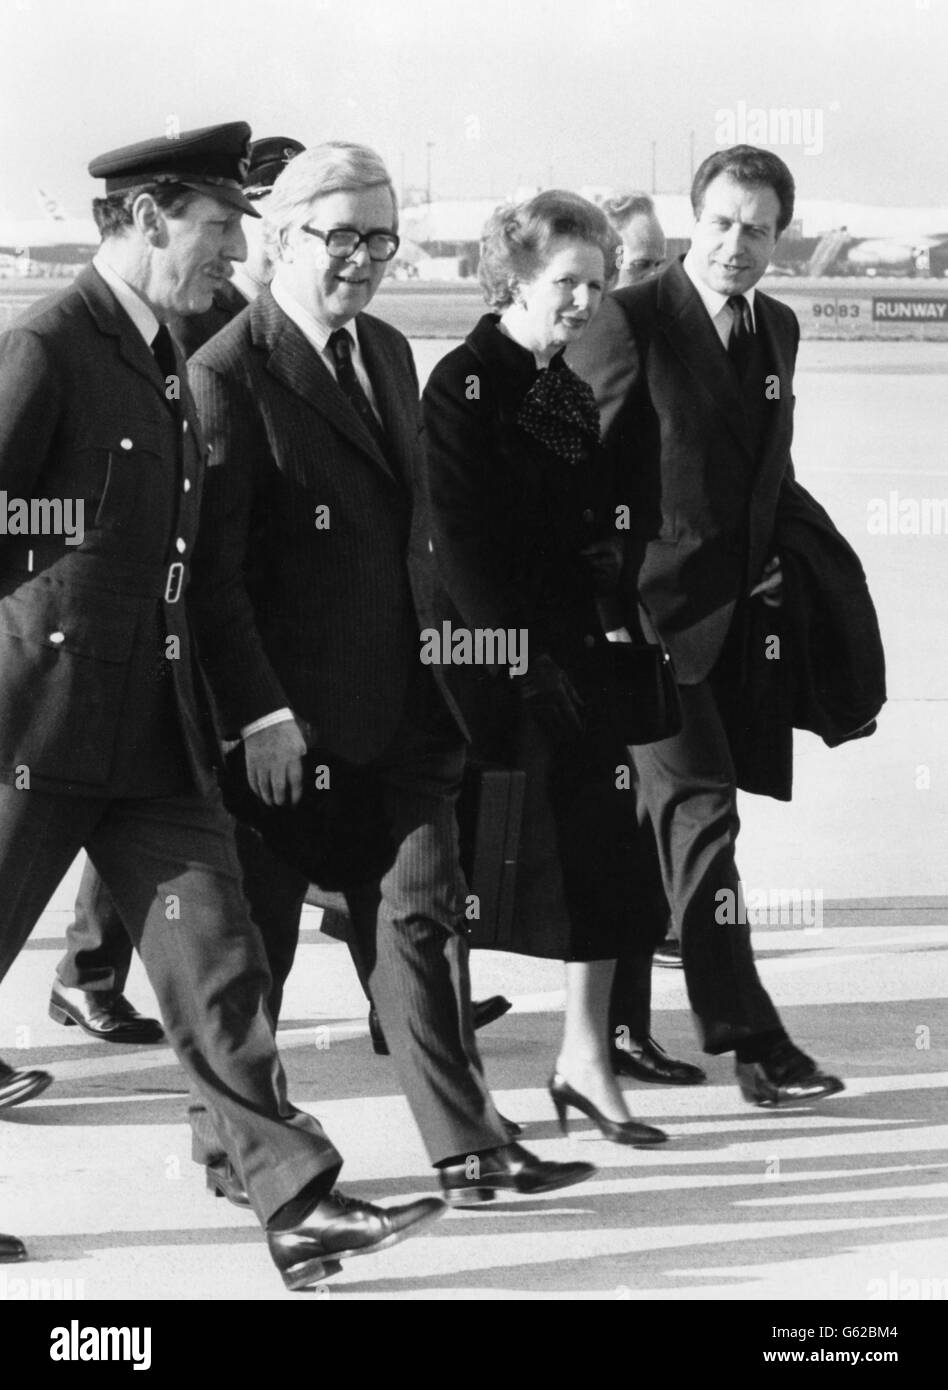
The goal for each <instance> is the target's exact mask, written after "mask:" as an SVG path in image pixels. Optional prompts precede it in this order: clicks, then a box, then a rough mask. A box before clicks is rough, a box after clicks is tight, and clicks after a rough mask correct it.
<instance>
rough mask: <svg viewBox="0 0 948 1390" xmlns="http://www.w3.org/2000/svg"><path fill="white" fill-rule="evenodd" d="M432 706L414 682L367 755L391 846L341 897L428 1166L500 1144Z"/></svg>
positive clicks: (447, 782)
mask: <svg viewBox="0 0 948 1390" xmlns="http://www.w3.org/2000/svg"><path fill="white" fill-rule="evenodd" d="M426 693H427V699H426V698H425V696H426ZM440 705H441V701H440V696H438V695H437V693H436V691H435V690H434V686H433V682H432V684H431V687H430V690H429V691H428V692H425V691H424V689H423V688H422V689H421V690H420V691H419V699H418V700H417V702H414V701H413V702H410V707H409V708H410V712H409V713H408V714H407V715H406V716H405V718H404V719H403V721H402V723H401V725H400V727H399V728H398V730H397V731H396V734H395V736H394V738H393V739H392V742H391V744H390V746H389V748H388V749H387V750H386V751H385V753H384V754H382V756H381V757H380V758H378V759H376V760H375V761H374V762H373V764H372V766H373V769H374V770H375V771H376V772H377V773H378V774H379V775H380V778H381V783H382V788H383V796H384V802H385V811H386V818H387V820H388V824H389V827H390V830H391V832H392V836H393V839H394V843H395V845H396V847H397V850H396V854H395V858H394V861H393V862H392V864H391V866H390V868H389V869H388V871H387V872H386V873H385V874H384V875H383V876H382V878H381V880H380V881H379V882H377V883H374V884H370V885H367V886H366V887H364V888H359V889H354V890H349V891H348V892H347V893H346V894H345V897H346V903H347V906H348V908H349V915H350V917H351V919H352V931H353V934H354V937H355V942H356V945H357V948H358V952H359V954H360V956H361V958H362V965H363V969H364V971H365V982H366V984H367V985H368V991H369V994H370V996H371V998H372V1000H373V1002H374V1004H375V1006H376V1008H377V1010H378V1013H379V1018H380V1020H381V1023H382V1027H383V1029H384V1031H385V1037H386V1039H387V1041H388V1045H389V1049H390V1052H391V1056H392V1061H393V1063H394V1065H395V1069H396V1071H397V1073H398V1077H399V1081H400V1082H401V1085H402V1088H403V1090H404V1092H405V1096H406V1099H407V1100H408V1103H409V1105H410V1106H411V1110H412V1113H413V1115H414V1117H415V1121H416V1123H417V1125H418V1128H419V1130H420V1131H421V1135H422V1139H423V1140H424V1143H425V1146H426V1148H427V1150H428V1153H429V1156H430V1158H431V1162H432V1163H439V1162H443V1161H444V1160H446V1159H448V1158H455V1157H458V1156H459V1155H463V1154H472V1153H479V1152H483V1151H485V1150H487V1149H493V1148H498V1147H500V1146H503V1145H506V1144H507V1143H508V1142H509V1141H508V1139H507V1135H506V1132H505V1130H504V1129H503V1127H502V1125H501V1122H500V1119H499V1118H498V1115H497V1111H496V1110H495V1108H494V1104H493V1101H492V1100H491V1097H490V1092H489V1091H488V1089H487V1086H486V1083H485V1081H484V1074H483V1067H482V1063H481V1059H480V1054H479V1052H478V1048H477V1042H476V1040H475V1037H474V1025H473V1018H472V1013H471V982H470V975H469V972H468V963H469V950H468V945H467V940H466V938H465V936H464V906H465V893H466V885H465V882H464V877H463V874H462V872H461V865H460V851H459V845H458V828H457V818H456V804H457V798H458V794H459V792H460V788H461V775H462V772H463V770H464V758H465V751H464V745H463V743H462V742H461V740H460V738H459V736H458V734H457V732H456V730H455V728H454V726H453V724H452V723H451V722H450V721H449V718H448V716H447V713H446V711H445V712H444V713H442V710H441V708H439V706H440ZM442 708H443V707H442Z"/></svg>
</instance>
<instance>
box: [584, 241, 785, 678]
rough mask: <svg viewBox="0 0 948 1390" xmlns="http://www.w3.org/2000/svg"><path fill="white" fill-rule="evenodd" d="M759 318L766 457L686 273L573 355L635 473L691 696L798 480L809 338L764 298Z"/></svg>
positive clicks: (652, 571)
mask: <svg viewBox="0 0 948 1390" xmlns="http://www.w3.org/2000/svg"><path fill="white" fill-rule="evenodd" d="M754 305H755V318H756V323H757V331H758V333H759V334H760V335H761V337H762V345H763V347H764V349H765V352H766V354H767V356H768V358H769V361H770V364H771V365H770V368H769V370H771V371H772V372H773V374H774V375H775V376H776V378H777V381H778V384H779V398H777V399H774V400H773V401H772V402H771V409H770V416H771V418H770V421H769V426H768V428H767V431H766V434H765V438H764V442H763V446H762V448H761V449H760V450H759V452H758V451H756V450H755V448H754V444H753V440H752V437H751V432H750V429H749V427H748V422H747V419H746V416H745V411H744V408H743V405H742V401H741V394H740V390H739V387H738V383H737V379H736V377H735V375H734V372H733V369H732V367H731V364H730V362H729V360H728V357H727V354H726V352H725V350H724V348H723V347H722V344H721V341H720V339H719V338H718V336H717V333H716V332H715V329H714V325H713V324H712V322H711V320H710V318H709V316H708V314H707V311H706V310H705V308H704V305H703V304H702V303H701V300H700V298H699V296H698V294H697V292H696V290H695V288H694V286H693V285H692V283H691V281H690V280H689V279H688V276H687V275H686V274H685V272H684V270H683V268H682V266H681V263H680V262H679V261H675V262H673V263H672V264H671V265H670V266H669V267H668V268H667V270H665V271H664V272H663V273H662V274H661V275H660V276H658V277H657V278H656V279H654V280H650V281H648V282H647V283H645V284H642V285H634V286H631V287H629V288H627V289H622V290H618V291H616V293H615V294H614V295H612V296H611V297H610V299H608V300H607V301H606V303H605V304H604V305H603V306H602V309H601V310H600V312H599V314H598V315H597V317H596V318H595V319H594V320H593V322H592V323H591V325H590V326H589V328H588V329H587V330H586V333H585V334H584V336H583V338H582V340H581V341H580V342H579V343H578V344H577V345H576V346H575V347H573V348H571V349H570V351H569V353H568V354H567V355H568V358H569V361H570V362H571V364H572V366H573V368H574V369H575V370H576V371H577V372H579V374H580V376H583V377H585V378H586V380H587V381H589V382H590V384H591V385H592V387H593V389H594V391H595V392H596V398H597V400H598V402H599V404H600V407H601V410H602V418H603V434H604V439H605V441H606V444H607V447H609V448H610V449H611V450H612V451H614V452H615V454H616V456H617V459H618V460H619V462H620V464H624V466H625V468H626V488H627V491H628V497H629V505H630V506H631V508H632V513H633V522H634V523H635V524H636V525H638V526H640V527H643V528H644V533H643V537H642V538H643V541H644V542H645V550H644V558H643V559H642V563H641V569H640V571H639V590H640V594H641V598H642V602H643V604H644V605H645V607H646V609H647V610H648V612H649V614H650V615H651V617H652V618H653V620H654V622H655V625H656V626H657V628H658V630H659V631H660V633H661V635H662V637H663V638H664V639H665V641H666V643H667V645H668V647H669V649H670V651H671V654H672V657H673V659H674V662H675V667H676V670H677V673H678V678H679V680H680V681H681V682H682V683H684V684H691V683H695V682H697V681H700V680H703V679H704V678H705V677H706V676H707V675H708V673H709V672H710V670H711V668H712V667H713V666H714V664H715V662H716V661H717V659H718V657H719V655H720V653H721V649H722V647H723V644H724V639H725V637H726V635H727V632H728V629H729V627H730V625H731V621H732V618H733V616H734V609H735V605H736V604H737V603H738V601H739V600H740V599H741V598H743V597H744V596H746V595H747V594H748V592H749V591H750V589H751V588H753V586H754V585H755V584H756V583H757V582H758V581H759V579H760V576H761V572H762V569H763V566H764V564H765V563H766V561H767V560H768V559H769V557H770V554H771V547H772V539H773V530H774V520H775V516H776V513H777V508H778V504H779V500H780V496H781V489H782V487H783V484H784V480H785V479H787V478H790V477H792V476H793V469H792V464H791V459H790V444H791V439H792V434H793V370H794V364H795V361H796V353H797V344H798V342H799V337H800V330H799V325H798V324H797V321H796V317H795V315H794V314H793V313H792V311H791V310H790V309H787V308H786V307H785V306H784V305H782V304H779V303H778V302H777V301H776V300H775V299H771V298H770V296H769V295H766V294H763V293H761V292H760V291H758V293H757V294H756V296H755V300H754Z"/></svg>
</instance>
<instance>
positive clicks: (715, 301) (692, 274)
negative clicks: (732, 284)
mask: <svg viewBox="0 0 948 1390" xmlns="http://www.w3.org/2000/svg"><path fill="white" fill-rule="evenodd" d="M681 264H682V269H683V270H684V272H685V274H686V275H687V276H688V279H689V280H690V281H691V283H692V284H693V285H694V287H695V289H696V290H697V291H698V296H699V298H700V300H701V303H702V304H703V305H704V307H705V308H706V309H707V311H708V315H709V317H710V318H712V319H716V318H717V316H718V314H720V312H721V310H722V309H723V308H724V306H725V304H727V301H728V299H729V298H730V296H729V295H726V294H718V292H717V290H713V289H712V288H711V286H710V285H706V284H705V282H704V281H703V280H702V279H701V277H700V276H699V275H698V273H697V271H696V270H695V263H694V260H693V258H692V254H691V252H690V251H689V252H688V254H687V255H686V256H685V259H684V260H683V261H682V263H681ZM755 292H756V287H755V286H754V285H751V287H750V289H749V290H745V291H744V298H745V299H746V300H747V303H748V304H749V306H750V313H751V323H752V324H753V325H754V332H755V333H756V332H757V315H756V313H755V312H754V294H755Z"/></svg>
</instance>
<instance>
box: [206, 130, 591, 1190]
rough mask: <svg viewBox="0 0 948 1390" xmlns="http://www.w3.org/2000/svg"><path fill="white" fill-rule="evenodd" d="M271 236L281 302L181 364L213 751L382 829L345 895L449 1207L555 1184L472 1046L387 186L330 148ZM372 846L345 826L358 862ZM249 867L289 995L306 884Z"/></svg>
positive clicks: (446, 736) (264, 785)
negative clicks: (190, 436) (203, 441)
mask: <svg viewBox="0 0 948 1390" xmlns="http://www.w3.org/2000/svg"><path fill="white" fill-rule="evenodd" d="M266 220H267V234H268V238H269V241H270V244H271V246H272V248H273V253H274V256H275V259H276V271H275V273H274V277H273V280H272V282H271V284H270V286H269V288H268V289H266V290H264V291H263V292H262V293H261V294H260V295H259V296H258V298H257V299H256V300H255V301H254V303H253V304H252V305H251V307H250V309H249V310H248V311H247V312H246V313H244V314H242V315H241V316H240V317H239V318H238V319H236V320H234V322H233V323H231V324H230V325H228V327H227V328H225V329H224V330H223V332H221V333H219V334H218V335H217V336H216V337H215V338H214V339H213V340H212V341H211V342H210V343H208V344H206V345H205V346H204V347H203V348H202V349H201V350H200V352H198V353H197V354H196V355H195V357H194V358H192V360H191V363H190V377H191V383H192V387H193V390H194V392H195V399H196V401H197V403H198V411H199V414H200V417H201V421H202V425H203V428H204V431H205V433H206V438H207V441H208V444H209V446H210V448H211V449H212V451H213V452H212V460H213V464H212V466H211V467H210V468H209V470H208V480H207V486H206V489H205V495H204V509H203V512H202V522H201V533H200V538H199V542H198V547H197V551H196V554H195V565H196V570H197V573H199V574H200V576H201V580H200V583H199V584H198V585H196V586H195V590H194V593H195V595H197V602H196V604H195V608H194V613H195V621H196V625H197V629H198V635H199V640H200V648H201V656H202V665H203V668H204V671H205V675H206V677H207V679H208V682H209V685H210V688H211V691H212V694H213V696H214V700H215V703H216V706H217V710H218V715H219V719H220V723H221V727H222V732H223V733H224V735H225V736H226V737H230V738H235V739H240V740H241V741H242V745H243V759H244V765H245V769H246V777H247V782H248V783H249V787H250V790H251V792H252V794H253V795H254V796H256V797H257V798H258V799H259V801H260V802H261V803H262V804H263V805H265V806H267V807H271V808H285V807H288V806H292V805H297V804H299V813H300V815H302V814H303V812H304V809H305V807H306V804H307V798H309V799H310V801H312V799H313V798H328V801H327V802H325V803H320V805H325V806H326V807H327V810H326V813H325V814H326V816H327V818H328V820H329V822H330V823H331V826H332V833H333V834H334V835H335V836H336V837H337V838H338V836H339V826H340V822H342V823H346V820H347V816H348V814H349V810H348V808H349V802H348V801H347V799H346V792H345V790H344V788H347V787H348V788H349V789H351V788H353V787H355V788H356V792H357V796H356V799H357V800H360V799H361V800H360V804H361V805H362V807H363V808H364V809H365V812H366V815H367V816H369V817H374V818H376V819H377V820H378V822H379V832H378V850H379V853H378V856H377V857H376V854H375V847H374V846H369V848H368V849H367V851H366V854H367V856H368V858H369V859H371V860H372V867H371V869H369V868H368V867H367V861H363V863H362V864H360V865H358V866H356V867H354V868H352V871H351V872H350V874H349V876H348V878H345V879H343V880H342V882H341V887H342V891H343V892H344V896H345V898H346V901H347V905H348V908H349V913H350V916H351V918H352V924H353V931H354V934H355V937H356V941H357V945H358V948H359V950H360V951H361V954H362V957H363V963H364V969H365V977H366V981H367V983H368V986H369V990H370V992H371V995H372V999H373V1001H374V1003H375V1005H376V1007H377V1009H378V1013H379V1017H380V1020H381V1023H382V1026H383V1028H384V1030H385V1035H386V1038H387V1040H388V1044H389V1047H390V1050H391V1054H392V1058H393V1061H394V1063H395V1066H396V1069H397V1071H398V1075H399V1079H400V1081H401V1084H402V1086H403V1088H404V1091H405V1094H406V1097H407V1099H408V1102H409V1104H410V1106H411V1108H412V1111H413V1113H414V1116H415V1119H416V1121H417V1123H418V1126H419V1129H420V1130H421V1133H422V1137H423V1139H424V1142H425V1144H426V1147H427V1149H428V1152H429V1154H430V1157H431V1161H432V1163H433V1164H434V1165H435V1166H436V1167H437V1168H439V1169H440V1170H441V1171H440V1181H441V1186H442V1188H443V1191H444V1193H445V1196H446V1197H447V1199H448V1201H449V1202H451V1203H452V1204H454V1205H457V1206H467V1205H473V1204H475V1203H479V1202H483V1201H488V1200H490V1199H491V1198H493V1197H494V1195H495V1194H496V1192H498V1191H513V1192H520V1193H535V1192H543V1191H548V1190H551V1189H553V1188H558V1187H565V1186H568V1185H570V1184H571V1183H574V1182H579V1181H581V1180H582V1179H583V1178H586V1177H588V1176H589V1175H590V1174H591V1173H592V1172H593V1171H594V1170H593V1169H592V1167H591V1165H589V1164H586V1163H549V1162H544V1161H541V1160H540V1159H538V1158H536V1157H535V1156H534V1155H532V1154H530V1153H529V1152H528V1151H527V1150H525V1149H523V1148H521V1147H520V1146H519V1145H517V1144H513V1143H511V1142H510V1134H509V1132H508V1130H507V1129H506V1127H505V1125H504V1122H503V1121H502V1119H501V1118H500V1117H499V1116H498V1114H497V1111H496V1109H495V1108H494V1104H493V1101H492V1100H491V1097H490V1093H489V1092H488V1090H487V1087H486V1084H485V1081H484V1076H483V1070H482V1066H481V1062H480V1058H479V1056H478V1051H477V1044H476V1041H475V1038H474V1031H473V1021H472V1016H471V1001H470V981H469V979H468V975H467V946H466V942H465V940H464V936H463V930H464V909H465V887H464V882H463V877H462V875H461V872H460V866H459V855H458V832H457V824H456V819H455V803H456V799H457V794H458V790H459V787H460V781H461V773H462V770H463V764H464V735H463V731H462V729H463V726H462V724H461V722H460V716H459V715H458V713H457V711H456V709H455V708H454V706H453V705H451V704H450V703H449V701H448V697H447V696H446V694H445V692H444V690H443V688H442V687H441V686H440V685H439V684H436V681H435V677H434V676H433V674H432V668H431V667H430V666H425V665H423V664H422V663H421V661H420V653H421V646H420V641H419V636H420V630H421V628H422V627H424V626H426V610H427V605H428V594H429V592H430V587H431V567H432V556H431V551H430V548H429V540H428V537H429V535H430V524H429V520H428V515H427V511H428V509H427V504H426V499H425V497H424V495H423V493H422V492H421V491H420V487H421V477H422V475H423V469H422V468H421V466H420V465H421V452H420V451H421V448H422V444H421V438H420V435H421V414H420V405H419V399H418V379H417V375H416V372H415V367H414V362H413V360H412V355H411V348H410V347H409V345H408V342H407V341H406V339H405V338H404V337H402V335H401V334H400V333H399V332H397V330H395V329H394V328H392V327H390V326H389V325H388V324H386V323H384V322H382V321H381V320H379V319H377V318H374V317H372V316H370V315H369V314H367V313H365V310H366V309H367V307H368V305H369V303H370V302H371V300H372V297H373V295H374V294H375V292H376V290H377V289H378V287H379V285H380V284H381V281H382V278H383V276H384V274H385V267H386V264H387V263H388V262H389V261H390V260H391V259H392V257H393V256H394V255H395V252H396V251H397V249H398V244H399V240H398V213H397V205H396V200H395V193H394V189H393V186H392V182H391V178H390V176H389V174H388V172H387V170H386V168H385V166H384V164H383V163H382V161H381V160H380V159H379V157H378V155H376V154H375V153H374V151H372V150H369V149H366V148H365V147H364V146H360V145H353V144H346V143H342V142H331V143H329V144H325V145H321V146H316V147H314V148H312V149H309V150H307V151H305V152H304V153H303V154H301V155H298V156H297V158H296V159H294V160H293V161H292V162H291V163H290V164H289V165H288V166H287V168H286V169H285V170H284V171H283V173H282V174H281V175H280V177H279V178H278V179H277V180H276V183H275V184H274V186H273V192H272V194H271V197H270V200H269V203H268V206H267V209H266ZM199 590H201V592H200V593H199V592H198V591H199ZM314 774H315V778H316V781H315V786H314ZM304 782H305V785H304ZM317 788H318V789H317ZM277 813H279V812H277ZM362 833H363V827H362V826H361V825H358V824H356V823H355V822H354V821H353V823H352V824H351V834H350V838H351V840H352V842H353V844H354V843H355V842H356V841H357V840H358V839H359V837H360V835H361V834H362ZM343 848H344V847H343ZM240 852H241V855H242V866H243V870H244V884H245V888H246V887H247V885H248V882H250V880H251V879H253V880H255V886H254V888H253V890H252V897H255V898H257V899H258V900H261V901H266V900H267V898H269V899H271V900H272V901H273V902H274V903H277V902H282V904H283V907H282V908H281V909H280V910H279V911H276V910H274V912H273V913H272V922H271V923H268V924H267V925H264V924H262V923H261V924H260V925H261V930H262V931H263V934H264V936H265V937H266V939H267V943H268V955H269V958H270V964H271V969H272V970H273V973H274V976H275V980H274V983H275V987H276V988H277V989H279V988H280V986H281V984H282V980H281V978H280V975H281V974H282V978H283V979H285V978H286V974H287V973H288V971H289V968H290V966H291V964H292V960H293V952H294V949H295V945H296V931H297V929H298V921H299V914H298V910H297V911H296V912H292V911H287V910H284V909H285V908H286V905H287V904H288V903H290V904H292V902H293V901H294V900H295V901H296V903H297V908H298V905H299V904H301V903H302V898H303V894H304V893H305V891H306V887H307V876H306V875H305V874H304V873H303V872H301V871H300V870H298V869H297V868H289V867H284V866H281V865H279V864H278V863H277V861H276V860H274V859H273V858H272V856H271V857H270V859H269V861H268V865H269V867H267V866H266V865H265V866H264V867H263V869H262V870H261V863H262V861H257V862H251V859H250V857H249V856H248V852H247V848H246V847H244V848H243V849H242V850H241V851H240ZM267 873H269V876H270V882H269V884H267V883H265V882H262V881H261V879H262V877H265V876H266V874H267ZM248 891H251V890H250V889H248ZM255 915H256V914H255ZM280 931H282V932H283V935H284V939H283V941H282V943H281V942H280V941H279V940H278V939H277V937H278V935H279V933H280ZM226 1195H228V1196H231V1199H232V1200H238V1198H239V1193H237V1192H236V1190H234V1189H232V1190H231V1191H230V1192H228V1193H227V1194H226Z"/></svg>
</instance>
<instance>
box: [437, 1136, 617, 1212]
mask: <svg viewBox="0 0 948 1390" xmlns="http://www.w3.org/2000/svg"><path fill="white" fill-rule="evenodd" d="M474 1160H476V1162H475V1161H474ZM595 1171H596V1170H595V1168H594V1167H593V1165H592V1164H591V1163H549V1162H547V1160H546V1159H542V1158H537V1156H536V1154H532V1153H531V1152H530V1150H529V1149H525V1148H524V1147H523V1146H522V1145H521V1144H508V1145H507V1146H506V1148H503V1149H491V1150H489V1151H488V1152H487V1153H482V1154H472V1155H471V1156H470V1157H469V1158H468V1159H467V1160H466V1161H465V1162H464V1163H455V1164H452V1165H451V1166H450V1167H448V1168H441V1169H439V1173H440V1176H441V1191H442V1193H443V1194H444V1199H445V1201H446V1202H447V1203H448V1204H449V1205H450V1206H452V1207H476V1206H479V1205H480V1203H481V1202H492V1201H493V1200H494V1198H495V1197H496V1196H497V1193H498V1192H519V1193H521V1194H522V1195H523V1196H532V1195H533V1194H535V1193H539V1192H554V1191H555V1190H556V1189H557V1188H558V1187H572V1186H573V1184H574V1183H577V1182H585V1180H586V1179H587V1178H591V1177H592V1175H593V1173H595Z"/></svg>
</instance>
